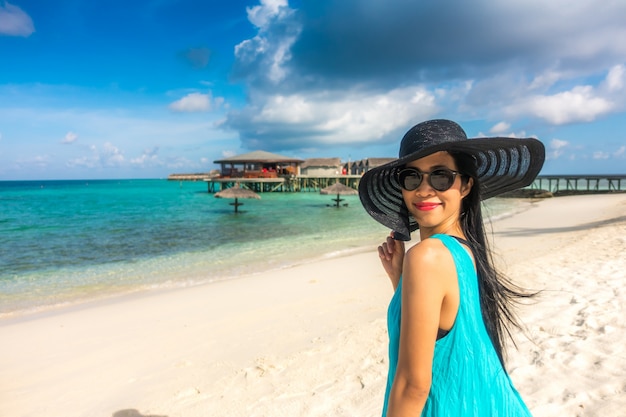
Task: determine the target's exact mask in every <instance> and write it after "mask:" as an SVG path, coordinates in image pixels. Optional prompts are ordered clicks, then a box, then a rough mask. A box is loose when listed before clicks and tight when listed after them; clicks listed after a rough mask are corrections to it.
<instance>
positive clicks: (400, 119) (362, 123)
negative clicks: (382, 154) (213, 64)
mask: <svg viewBox="0 0 626 417" xmlns="http://www.w3.org/2000/svg"><path fill="white" fill-rule="evenodd" d="M260 102H261V103H262V106H260V107H258V108H256V107H250V108H248V109H247V110H246V112H244V113H231V115H230V116H229V120H228V121H227V123H228V124H229V125H230V126H232V127H235V128H236V129H237V130H238V131H239V132H240V136H241V139H242V141H243V142H244V145H245V146H246V147H248V148H249V149H256V148H259V147H262V148H264V149H267V148H270V149H271V148H282V149H297V148H307V147H311V146H323V145H324V144H359V143H360V144H363V143H367V142H376V141H381V140H383V139H385V138H387V137H388V136H389V135H392V134H393V135H394V136H397V134H399V132H400V131H401V130H404V129H405V128H406V126H407V125H408V124H410V123H411V122H413V121H415V119H416V118H417V119H418V120H419V119H423V118H427V117H429V116H431V115H433V114H434V113H435V112H436V111H437V107H436V105H435V98H434V96H433V95H432V94H431V93H429V92H428V91H426V90H424V89H423V88H422V87H420V86H411V87H406V88H402V89H396V90H392V91H389V92H378V93H376V92H372V91H370V92H365V93H363V92H359V91H354V92H343V93H342V94H338V93H337V92H333V91H320V92H316V93H309V94H307V95H300V94H292V95H271V96H267V97H264V98H263V100H260Z"/></svg>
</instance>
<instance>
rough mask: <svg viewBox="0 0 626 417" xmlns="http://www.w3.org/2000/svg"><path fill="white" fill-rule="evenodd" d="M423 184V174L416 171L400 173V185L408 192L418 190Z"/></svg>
mask: <svg viewBox="0 0 626 417" xmlns="http://www.w3.org/2000/svg"><path fill="white" fill-rule="evenodd" d="M421 183H422V174H421V173H420V172H419V171H417V170H414V169H405V170H402V171H400V185H401V186H402V188H404V189H405V190H407V191H413V190H416V189H417V187H419V186H420V184H421Z"/></svg>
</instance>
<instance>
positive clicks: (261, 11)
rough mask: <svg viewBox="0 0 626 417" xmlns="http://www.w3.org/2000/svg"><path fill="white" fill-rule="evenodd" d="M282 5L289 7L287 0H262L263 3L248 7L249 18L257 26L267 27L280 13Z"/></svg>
mask: <svg viewBox="0 0 626 417" xmlns="http://www.w3.org/2000/svg"><path fill="white" fill-rule="evenodd" d="M281 7H287V0H261V4H260V5H258V6H253V7H246V12H247V13H248V20H249V21H250V23H252V24H253V25H254V26H256V27H257V28H265V27H267V26H268V24H269V22H270V21H271V20H272V19H273V18H275V17H276V16H278V15H279V14H280V9H281Z"/></svg>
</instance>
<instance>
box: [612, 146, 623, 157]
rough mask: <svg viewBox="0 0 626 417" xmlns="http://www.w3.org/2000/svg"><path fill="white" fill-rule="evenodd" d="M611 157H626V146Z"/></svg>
mask: <svg viewBox="0 0 626 417" xmlns="http://www.w3.org/2000/svg"><path fill="white" fill-rule="evenodd" d="M613 156H614V157H616V158H623V157H624V156H626V146H621V147H620V148H619V149H618V150H616V151H615V152H613Z"/></svg>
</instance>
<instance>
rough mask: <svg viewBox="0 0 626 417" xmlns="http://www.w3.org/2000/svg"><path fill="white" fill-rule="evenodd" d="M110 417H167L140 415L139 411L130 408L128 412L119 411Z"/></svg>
mask: <svg viewBox="0 0 626 417" xmlns="http://www.w3.org/2000/svg"><path fill="white" fill-rule="evenodd" d="M112 417H167V416H163V415H156V414H141V413H140V412H139V411H137V410H135V409H133V408H130V409H128V410H120V411H116V412H115V413H113V416H112Z"/></svg>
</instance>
